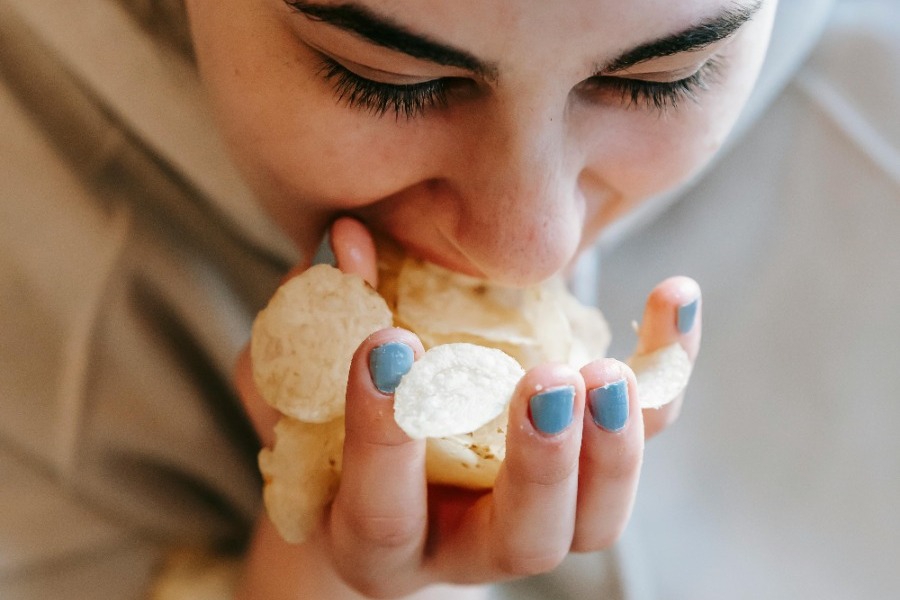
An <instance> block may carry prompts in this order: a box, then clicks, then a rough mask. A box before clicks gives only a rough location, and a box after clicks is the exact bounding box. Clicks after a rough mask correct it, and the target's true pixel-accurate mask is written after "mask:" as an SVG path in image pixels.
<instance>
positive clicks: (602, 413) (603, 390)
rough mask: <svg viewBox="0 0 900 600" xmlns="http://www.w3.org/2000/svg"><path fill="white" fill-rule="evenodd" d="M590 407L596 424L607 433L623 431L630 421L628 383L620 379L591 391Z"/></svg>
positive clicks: (589, 397) (589, 394)
mask: <svg viewBox="0 0 900 600" xmlns="http://www.w3.org/2000/svg"><path fill="white" fill-rule="evenodd" d="M588 406H589V407H590V410H591V416H592V417H593V419H594V423H596V424H597V425H599V426H600V427H602V428H603V429H605V430H606V431H611V432H616V431H621V430H622V428H623V427H625V422H626V421H628V382H627V381H625V380H624V379H620V380H619V381H614V382H612V383H607V384H606V385H604V386H602V387H598V388H594V389H592V390H590V391H589V392H588Z"/></svg>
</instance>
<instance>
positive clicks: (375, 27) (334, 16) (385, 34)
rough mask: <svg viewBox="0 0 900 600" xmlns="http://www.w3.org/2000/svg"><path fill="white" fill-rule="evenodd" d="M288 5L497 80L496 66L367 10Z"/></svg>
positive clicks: (296, 1)
mask: <svg viewBox="0 0 900 600" xmlns="http://www.w3.org/2000/svg"><path fill="white" fill-rule="evenodd" d="M285 4H287V5H288V6H290V7H291V8H293V9H294V10H296V11H297V12H299V13H301V14H304V15H306V16H307V17H309V18H310V19H313V20H315V21H322V22H323V23H328V24H329V25H333V26H334V27H337V28H339V29H343V30H344V31H348V32H350V33H353V34H355V35H357V36H359V37H362V38H364V39H366V40H368V41H369V42H372V43H373V44H377V45H379V46H382V47H383V48H389V49H390V50H397V51H398V52H403V53H404V54H408V55H410V56H412V57H414V58H420V59H422V60H427V61H428V62H433V63H436V64H439V65H444V66H448V67H459V68H461V69H466V70H467V71H471V72H473V73H476V74H478V75H480V76H482V77H484V78H486V79H496V78H497V67H496V66H495V65H491V64H488V63H485V62H483V61H481V60H479V59H478V58H475V57H474V56H472V55H471V54H469V53H468V52H466V51H465V50H460V49H458V48H453V47H452V46H448V45H446V44H443V43H441V42H438V41H436V40H433V39H430V38H429V37H428V36H426V35H421V34H418V33H414V32H412V31H410V30H409V29H407V28H405V27H403V26H402V25H399V24H398V23H395V22H394V21H392V20H391V19H389V18H387V17H384V16H381V15H377V14H375V13H373V12H372V11H370V10H369V9H368V8H366V7H365V6H360V5H359V4H353V3H345V4H335V5H328V6H326V5H322V4H314V3H311V2H307V1H306V0H285Z"/></svg>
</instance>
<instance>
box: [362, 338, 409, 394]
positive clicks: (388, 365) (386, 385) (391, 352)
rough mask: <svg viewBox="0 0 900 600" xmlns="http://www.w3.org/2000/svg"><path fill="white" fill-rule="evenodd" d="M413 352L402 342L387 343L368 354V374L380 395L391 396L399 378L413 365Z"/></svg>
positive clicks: (398, 382) (398, 383)
mask: <svg viewBox="0 0 900 600" xmlns="http://www.w3.org/2000/svg"><path fill="white" fill-rule="evenodd" d="M413 360H414V355H413V350H412V348H410V347H409V346H407V345H406V344H404V343H402V342H388V343H387V344H384V345H382V346H378V347H377V348H373V349H372V351H371V352H369V373H370V374H371V376H372V383H374V384H375V387H376V388H378V391H379V392H381V393H382V394H393V393H394V390H396V389H397V386H398V385H400V378H401V377H403V376H404V375H406V374H407V373H408V372H409V369H410V368H411V367H412V365H413Z"/></svg>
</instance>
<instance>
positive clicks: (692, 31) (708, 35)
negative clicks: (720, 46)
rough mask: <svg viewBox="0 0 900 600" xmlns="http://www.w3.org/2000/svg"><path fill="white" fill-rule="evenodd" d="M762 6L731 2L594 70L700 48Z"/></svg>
mask: <svg viewBox="0 0 900 600" xmlns="http://www.w3.org/2000/svg"><path fill="white" fill-rule="evenodd" d="M761 6H762V0H755V1H754V2H751V3H749V4H734V5H732V6H730V7H729V8H726V9H725V11H723V12H722V13H720V14H718V15H716V16H715V17H712V18H709V19H706V20H704V21H701V22H700V23H699V24H697V25H694V26H692V27H689V28H687V29H685V30H684V31H681V32H679V33H676V34H674V35H670V36H667V37H664V38H660V39H658V40H654V41H652V42H650V43H647V44H643V45H641V46H638V47H637V48H634V49H633V50H629V51H627V52H625V53H624V54H622V55H621V56H619V57H618V58H616V59H613V60H612V61H610V62H609V63H608V64H606V65H604V66H603V67H601V68H599V69H597V72H598V73H608V72H615V71H621V70H622V69H627V68H628V67H633V66H634V65H637V64H639V63H642V62H645V61H648V60H652V59H654V58H661V57H663V56H672V55H673V54H681V53H682V52H691V51H694V50H702V49H703V48H706V47H707V46H710V45H712V44H715V43H716V42H719V41H722V40H724V39H725V38H728V37H730V36H731V35H733V34H734V33H735V32H736V31H737V30H738V29H740V28H741V26H743V25H744V23H746V22H747V21H749V20H750V19H752V18H753V15H755V14H756V12H757V11H758V10H759V8H760V7H761Z"/></svg>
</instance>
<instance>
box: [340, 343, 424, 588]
mask: <svg viewBox="0 0 900 600" xmlns="http://www.w3.org/2000/svg"><path fill="white" fill-rule="evenodd" d="M423 352H424V350H423V349H422V345H421V343H420V342H419V340H418V338H417V337H415V336H414V335H413V334H411V333H410V332H408V331H405V330H402V329H385V330H382V331H379V332H377V333H375V334H373V335H372V336H370V337H369V339H367V340H366V341H365V342H363V343H362V344H361V345H360V347H359V349H358V350H357V352H356V354H355V355H354V357H353V362H352V364H351V367H350V376H349V380H348V388H347V410H346V415H345V420H346V421H345V422H346V425H345V426H346V438H345V440H344V457H343V473H342V475H341V484H340V488H339V490H338V493H337V496H336V498H335V500H334V503H333V505H332V510H331V515H330V527H331V539H332V545H333V549H332V550H333V551H332V554H333V556H334V558H335V565H336V567H337V569H338V571H339V572H340V574H341V576H342V577H344V578H345V579H346V580H347V581H348V583H350V584H351V585H353V586H354V587H356V588H357V589H358V590H360V591H362V592H364V593H366V594H372V595H381V594H382V593H385V592H386V591H388V590H390V593H396V591H397V588H398V587H399V586H409V587H410V589H413V588H414V587H416V585H421V582H418V583H417V581H415V580H414V579H413V577H412V576H411V575H410V573H412V572H413V571H414V569H415V568H416V567H418V566H419V564H420V562H421V555H422V549H423V546H424V542H425V536H426V533H427V523H428V515H427V498H426V484H425V468H424V464H425V445H424V442H422V441H420V440H411V439H410V438H409V437H407V436H406V434H405V433H404V432H403V431H402V430H401V429H400V428H399V427H398V426H397V424H396V422H395V421H394V413H393V396H392V394H393V390H394V388H395V387H396V385H397V383H398V381H399V377H400V376H402V375H403V374H405V373H406V372H407V371H408V370H409V368H410V367H411V366H412V361H413V357H414V356H415V357H418V356H421V354H422V353H423Z"/></svg>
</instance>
